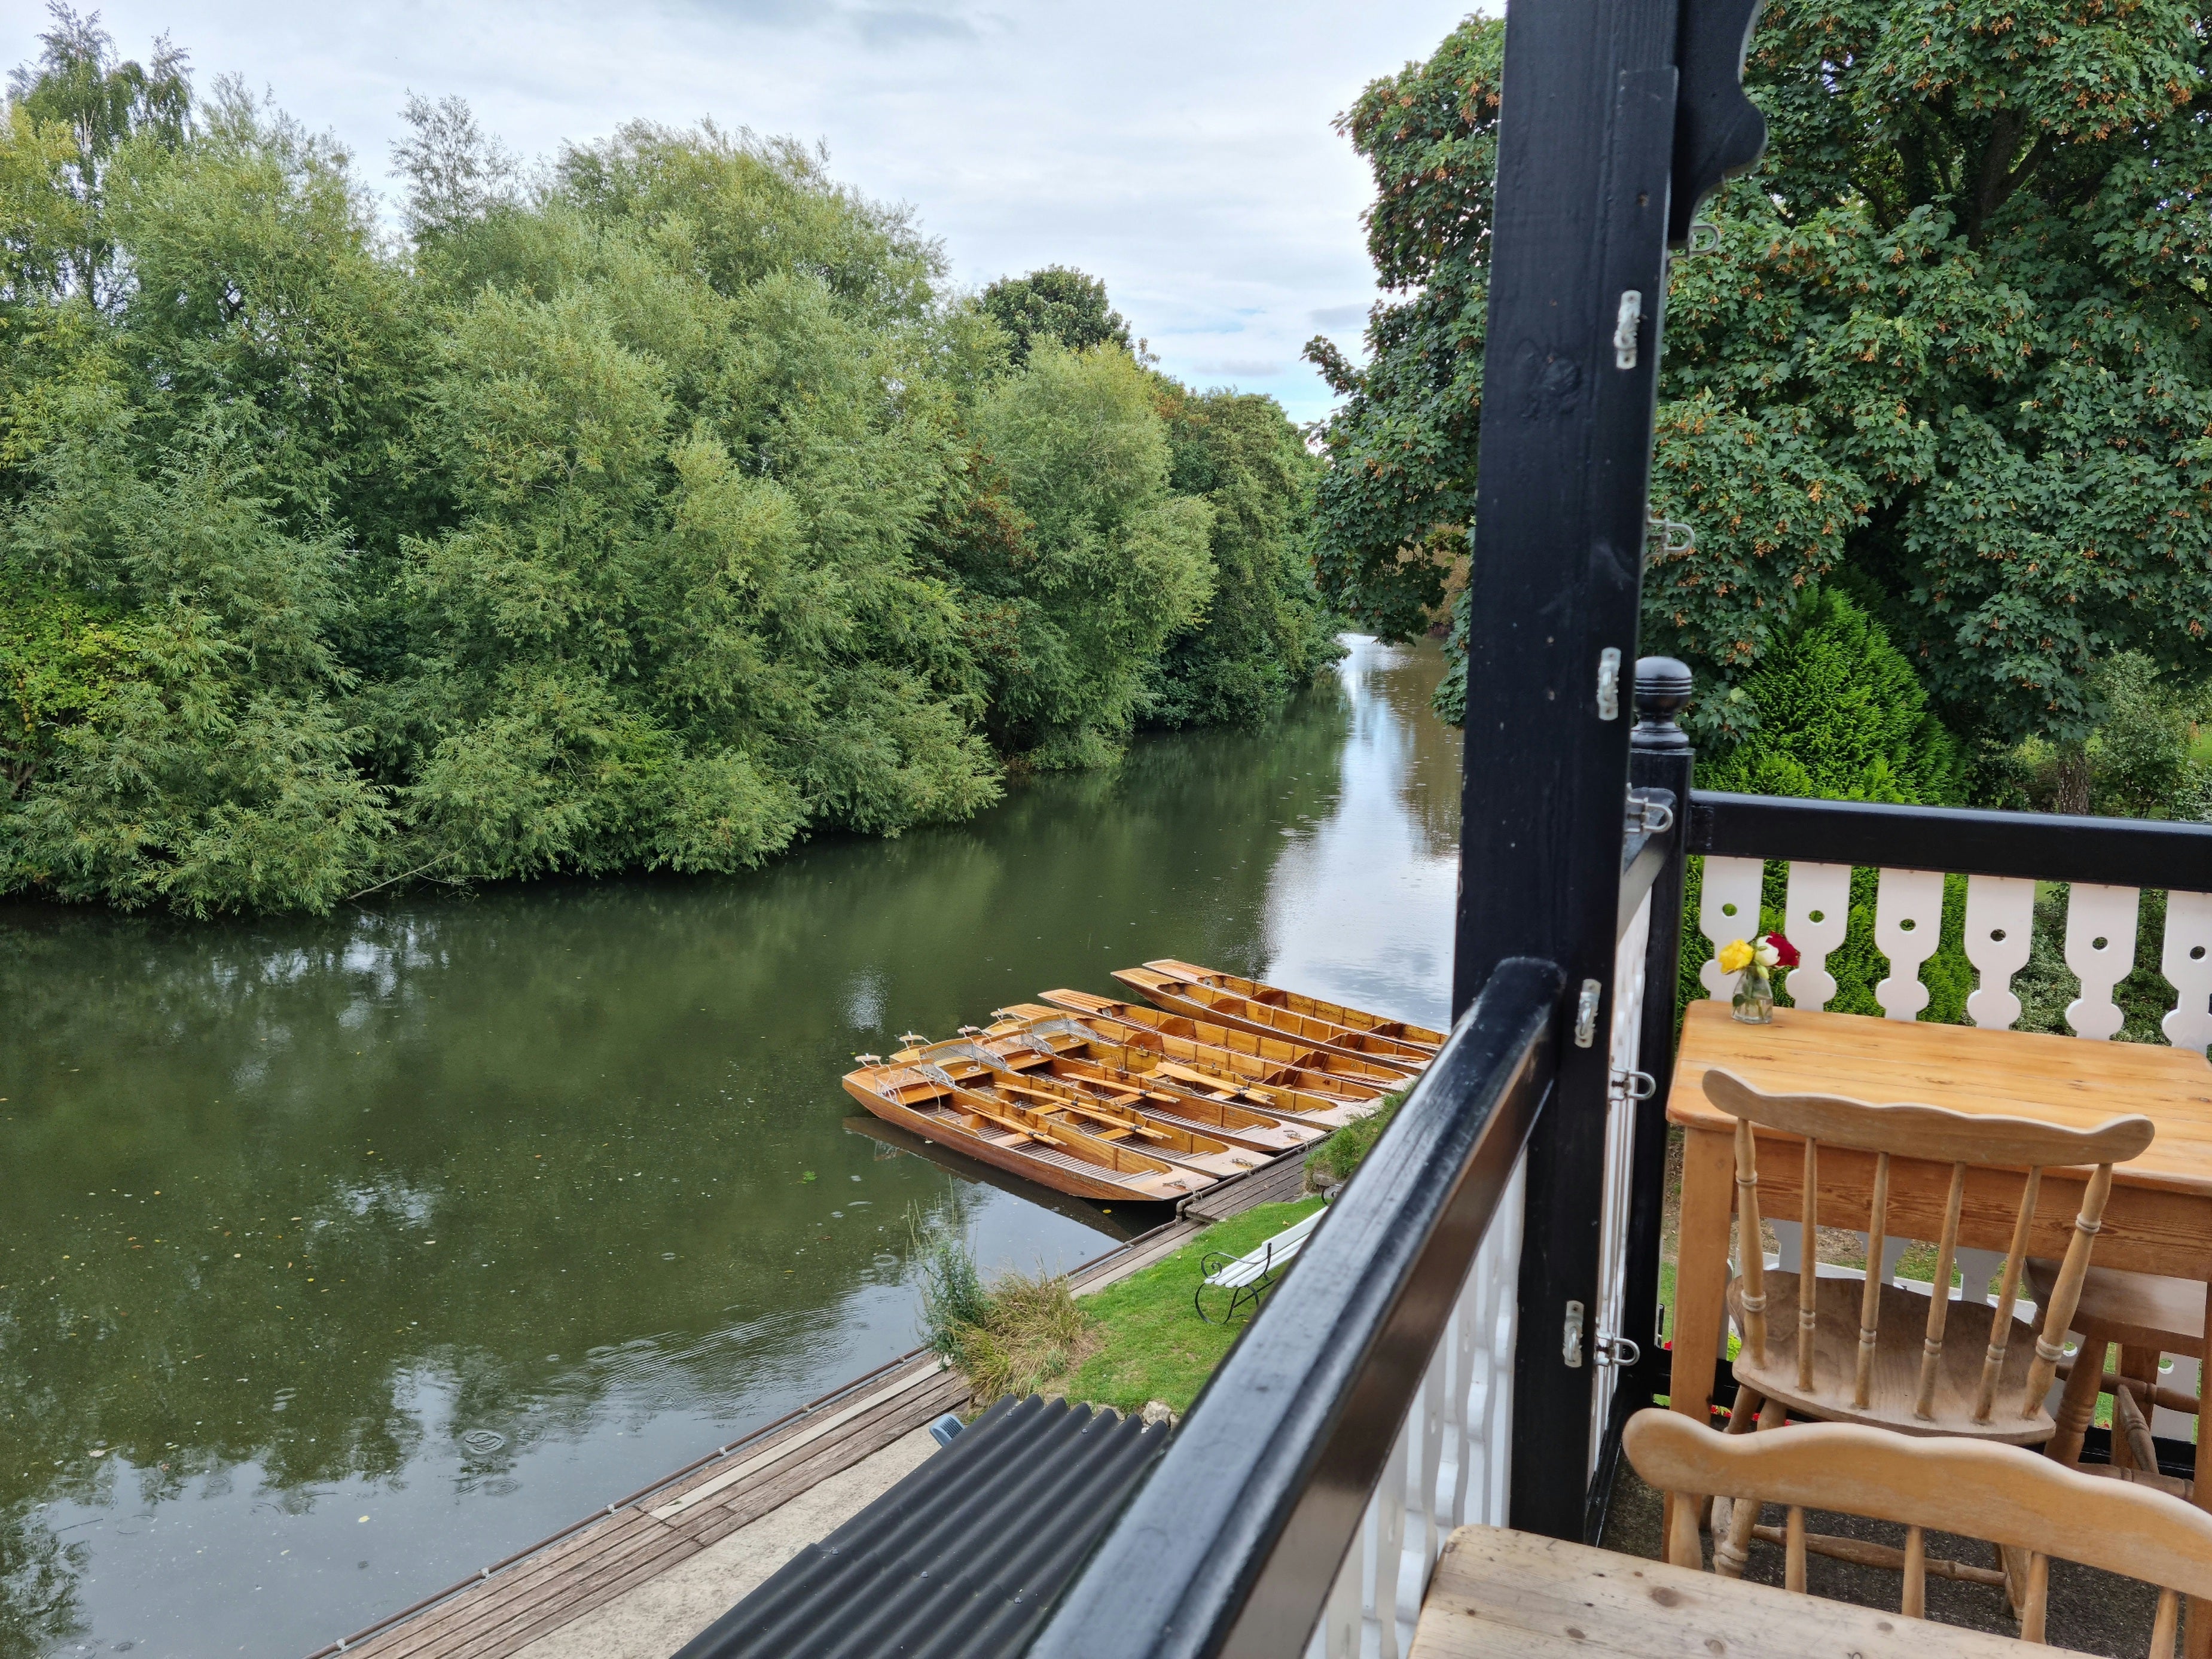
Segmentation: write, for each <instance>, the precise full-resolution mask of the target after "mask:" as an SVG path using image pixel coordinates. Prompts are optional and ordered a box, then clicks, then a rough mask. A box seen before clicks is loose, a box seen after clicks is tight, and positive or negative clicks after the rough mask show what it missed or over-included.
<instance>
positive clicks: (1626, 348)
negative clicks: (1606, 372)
mask: <svg viewBox="0 0 2212 1659" xmlns="http://www.w3.org/2000/svg"><path fill="white" fill-rule="evenodd" d="M1643 321H1644V295H1642V294H1641V293H1640V292H1639V291H1638V290H1637V289H1627V290H1626V291H1625V292H1624V293H1623V294H1622V295H1621V296H1620V314H1619V315H1618V316H1616V317H1615V318H1614V319H1613V367H1614V368H1635V367H1636V331H1637V330H1638V327H1640V326H1641V325H1642V324H1643Z"/></svg>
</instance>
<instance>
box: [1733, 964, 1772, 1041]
mask: <svg viewBox="0 0 2212 1659" xmlns="http://www.w3.org/2000/svg"><path fill="white" fill-rule="evenodd" d="M1734 1006H1735V1017H1736V1018H1738V1019H1740V1020H1741V1021H1742V1022H1743V1023H1744V1024H1747V1025H1771V1024H1774V976H1773V975H1771V973H1769V972H1768V971H1767V969H1766V968H1765V965H1764V964H1762V963H1757V962H1753V963H1752V964H1751V965H1750V966H1749V967H1747V968H1746V969H1744V970H1743V972H1742V973H1741V974H1739V975H1736V981H1735V1005H1734Z"/></svg>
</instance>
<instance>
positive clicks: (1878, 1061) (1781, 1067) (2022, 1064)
mask: <svg viewBox="0 0 2212 1659" xmlns="http://www.w3.org/2000/svg"><path fill="white" fill-rule="evenodd" d="M1708 1066H1720V1067H1722V1068H1723V1069H1724V1070H1727V1071H1730V1072H1734V1073H1735V1074H1736V1075H1737V1076H1738V1077H1740V1078H1741V1079H1744V1081H1746V1082H1747V1083H1749V1084H1752V1085H1754V1086H1755V1087H1758V1088H1760V1089H1764V1090H1765V1091H1768V1092H1769V1093H1773V1094H1784V1093H1800V1094H1827V1095H1842V1096H1844V1097H1848V1098H1850V1099H1852V1100H1862V1101H1866V1102H1869V1103H1872V1104H1875V1105H1888V1104H1891V1103H1895V1102H1899V1101H1911V1102H1916V1103H1919V1104H1921V1105H1924V1106H1942V1107H1947V1108H1948V1109H1951V1110H1953V1111H1957V1112H1985V1113H2002V1114H2005V1115H2012V1116H2018V1117H2034V1118H2041V1119H2044V1120H2045V1121H2048V1122H2052V1123H2063V1124H2065V1125H2068V1126H2069V1127H2077V1128H2087V1127H2091V1126H2093V1125H2095V1124H2099V1123H2102V1122H2105V1121H2107V1120H2108V1119H2111V1118H2115V1117H2120V1116H2124V1115H2128V1114H2130V1113H2136V1112H2140V1113H2141V1114H2142V1115H2143V1116H2145V1117H2148V1119H2150V1121H2152V1122H2153V1123H2154V1124H2156V1125H2157V1126H2158V1137H2157V1139H2154V1140H2153V1141H2152V1142H2151V1144H2150V1148H2149V1150H2148V1151H2147V1152H2144V1153H2143V1155H2142V1157H2141V1158H2136V1159H2134V1160H2133V1161H2132V1162H2130V1163H2127V1164H2121V1165H2120V1166H2118V1169H2117V1170H2114V1172H2113V1173H2114V1176H2115V1178H2116V1179H2118V1180H2120V1181H2123V1182H2129V1183H2130V1184H2133V1185H2138V1186H2146V1187H2160V1188H2169V1189H2172V1190H2177V1191H2182V1192H2188V1193H2194V1194H2201V1195H2203V1196H2207V1197H2212V1065H2208V1064H2207V1063H2206V1061H2205V1058H2204V1056H2203V1054H2199V1053H2197V1051H2196V1050H2195V1049H2193V1048H2167V1047H2165V1046H2163V1045H2158V1044H2152V1043H2147V1042H2090V1041H2088V1040H2087V1039H2086V1038H2082V1037H2075V1036H2048V1035H2045V1034H2043V1033H2040V1032H2027V1031H1992V1030H1982V1029H1981V1028H1979V1027H1978V1026H1971V1025H1936V1024H1929V1023H1927V1022H1925V1021H1920V1020H1901V1019H1880V1018H1871V1017H1869V1016H1868V1015H1864V1014H1829V1013H1815V1012H1811V1011H1809V1010H1806V1009H1800V1008H1777V1009H1776V1010H1775V1011H1774V1023H1773V1024H1771V1025H1746V1024H1741V1022H1739V1021H1737V1020H1736V1019H1735V1018H1733V1017H1732V1016H1731V1015H1730V1013H1729V1005H1728V1004H1727V1003H1725V1002H1717V1001H1714V1000H1711V999H1710V998H1705V999H1701V1000H1699V1001H1696V1002H1693V1003H1692V1004H1691V1005H1690V1007H1689V1011H1688V1012H1687V1014H1686V1016H1685V1018H1684V1019H1683V1022H1682V1044H1681V1049H1680V1054H1678V1055H1677V1056H1676V1058H1675V1061H1674V1089H1673V1091H1672V1092H1671V1094H1670V1096H1669V1097H1668V1103H1667V1116H1668V1121H1671V1122H1674V1123H1680V1124H1683V1125H1685V1126H1686V1127H1692V1128H1698V1129H1716V1130H1724V1131H1733V1130H1734V1128H1735V1119H1734V1118H1732V1117H1730V1116H1729V1115H1727V1114H1726V1113H1724V1112H1722V1111H1720V1110H1719V1109H1717V1108H1716V1107H1714V1106H1713V1104H1712V1103H1711V1102H1710V1101H1708V1100H1707V1099H1706V1098H1705V1088H1704V1084H1705V1070H1706V1068H1707V1067H1708Z"/></svg>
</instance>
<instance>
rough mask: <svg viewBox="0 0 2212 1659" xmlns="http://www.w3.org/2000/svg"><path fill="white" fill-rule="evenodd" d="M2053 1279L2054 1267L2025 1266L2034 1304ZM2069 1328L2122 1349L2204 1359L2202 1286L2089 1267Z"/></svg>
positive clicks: (2035, 1263) (2048, 1290) (2045, 1297)
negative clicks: (2072, 1322)
mask: <svg viewBox="0 0 2212 1659" xmlns="http://www.w3.org/2000/svg"><path fill="white" fill-rule="evenodd" d="M2057 1277H2058V1264H2057V1262H2056V1261H2037V1260H2035V1259H2033V1257H2031V1258H2030V1259H2029V1261H2028V1264H2027V1282H2028V1283H2029V1284H2030V1285H2033V1286H2034V1287H2035V1299H2036V1300H2037V1301H2038V1302H2044V1301H2047V1300H2048V1299H2049V1298H2050V1296H2051V1284H2052V1282H2053V1281H2054V1280H2056V1279H2057ZM2092 1327H2094V1328H2095V1330H2094V1334H2100V1335H2101V1336H2103V1338H2104V1339H2105V1340H2106V1341H2107V1342H2118V1343H2119V1344H2121V1345H2122V1346H2124V1347H2130V1348H2155V1349H2157V1350H2158V1352H2160V1353H2178V1354H2180V1355H2183V1356H2184V1357H2185V1358H2191V1359H2202V1358H2204V1286H2203V1284H2202V1283H2200V1282H2199V1281H2197V1280H2195V1279H2167V1278H2165V1277H2163V1276H2161V1275H2160V1274H2158V1273H2128V1272H2126V1271H2124V1269H2121V1268H2118V1267H2091V1268H2090V1269H2089V1271H2088V1273H2087V1274H2086V1275H2084V1277H2083V1278H2082V1280H2081V1302H2080V1304H2078V1305H2077V1306H2076V1307H2075V1310H2074V1328H2075V1330H2077V1331H2079V1332H2081V1334H2083V1335H2085V1336H2087V1335H2090V1334H2093V1333H2092V1330H2091V1328H2092Z"/></svg>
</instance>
